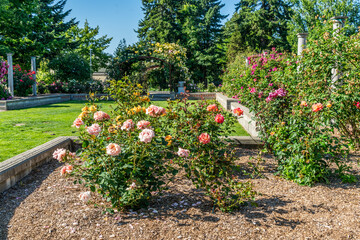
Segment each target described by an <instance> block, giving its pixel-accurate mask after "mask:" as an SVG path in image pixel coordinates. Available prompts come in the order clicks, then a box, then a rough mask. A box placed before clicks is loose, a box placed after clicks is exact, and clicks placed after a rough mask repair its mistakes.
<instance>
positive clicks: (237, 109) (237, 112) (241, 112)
mask: <svg viewBox="0 0 360 240" xmlns="http://www.w3.org/2000/svg"><path fill="white" fill-rule="evenodd" d="M233 113H234V114H235V115H237V116H239V117H240V116H241V115H242V114H243V113H244V111H243V110H241V108H235V109H234V110H233Z"/></svg>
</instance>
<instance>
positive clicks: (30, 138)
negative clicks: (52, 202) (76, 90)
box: [0, 101, 249, 162]
mask: <svg viewBox="0 0 360 240" xmlns="http://www.w3.org/2000/svg"><path fill="white" fill-rule="evenodd" d="M85 103H86V102H85V101H69V102H64V103H58V104H51V105H46V106H41V107H35V108H29V109H22V110H15V111H6V112H0V132H1V133H2V134H1V135H0V162H1V161H4V160H6V159H8V158H10V157H13V156H15V155H17V154H20V153H22V152H24V151H26V150H30V149H32V148H34V147H36V146H38V145H41V144H43V143H45V142H47V141H49V140H51V139H54V138H56V137H59V136H77V135H78V133H77V131H76V130H75V129H74V128H71V127H70V126H71V124H72V122H73V121H74V119H75V118H76V117H77V116H78V115H79V111H80V110H81V108H82V107H83V106H84V104H85ZM153 104H155V105H158V106H163V107H165V106H167V103H166V101H155V102H153ZM100 105H101V106H102V107H103V109H104V111H109V110H110V105H114V103H113V102H105V101H104V102H100ZM234 130H235V132H234V133H233V136H248V135H249V134H248V133H247V132H246V131H245V130H244V129H243V128H242V127H241V125H239V124H237V125H236V126H235V127H234Z"/></svg>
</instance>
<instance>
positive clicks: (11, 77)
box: [6, 53, 14, 97]
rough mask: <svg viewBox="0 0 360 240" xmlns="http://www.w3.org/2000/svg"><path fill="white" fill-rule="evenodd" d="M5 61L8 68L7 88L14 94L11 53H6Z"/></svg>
mask: <svg viewBox="0 0 360 240" xmlns="http://www.w3.org/2000/svg"><path fill="white" fill-rule="evenodd" d="M6 55H7V61H8V65H9V69H8V88H9V90H10V94H11V96H12V97H13V96H14V69H13V67H14V66H13V60H12V55H13V54H12V53H7V54H6Z"/></svg>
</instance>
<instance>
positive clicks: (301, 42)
mask: <svg viewBox="0 0 360 240" xmlns="http://www.w3.org/2000/svg"><path fill="white" fill-rule="evenodd" d="M296 35H297V37H298V51H297V55H298V56H301V53H302V51H303V50H304V49H305V48H306V37H307V36H308V33H298V34H296Z"/></svg>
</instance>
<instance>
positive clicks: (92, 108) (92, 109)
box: [89, 105, 97, 112]
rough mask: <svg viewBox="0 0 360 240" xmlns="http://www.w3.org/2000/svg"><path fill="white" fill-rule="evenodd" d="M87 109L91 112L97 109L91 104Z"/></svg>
mask: <svg viewBox="0 0 360 240" xmlns="http://www.w3.org/2000/svg"><path fill="white" fill-rule="evenodd" d="M89 110H90V111H91V112H96V110H97V107H96V105H92V106H91V107H90V108H89Z"/></svg>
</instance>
